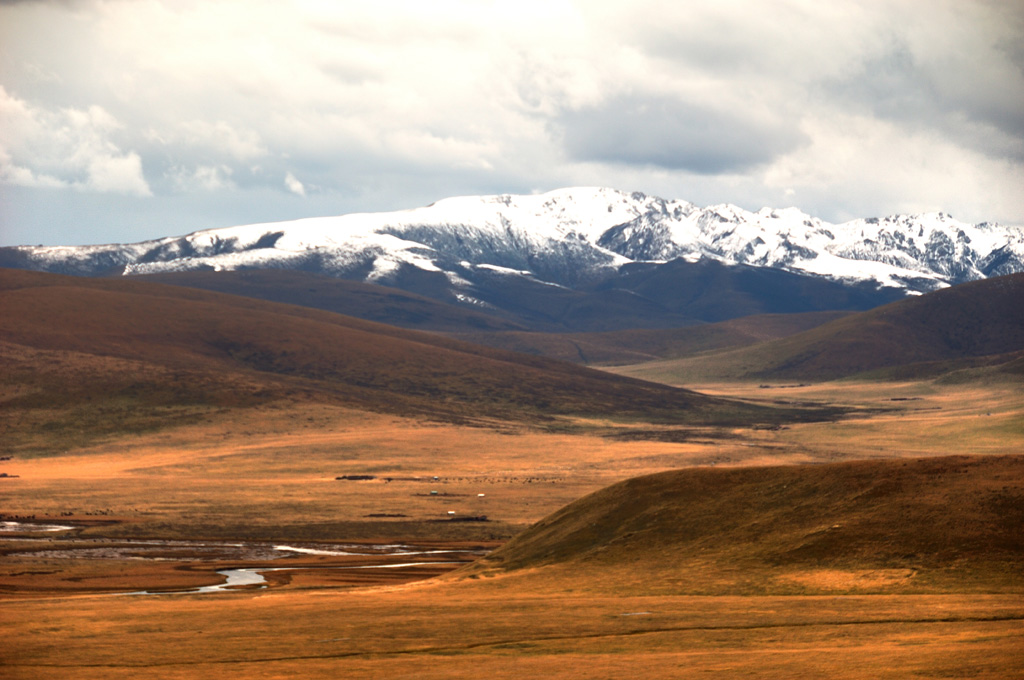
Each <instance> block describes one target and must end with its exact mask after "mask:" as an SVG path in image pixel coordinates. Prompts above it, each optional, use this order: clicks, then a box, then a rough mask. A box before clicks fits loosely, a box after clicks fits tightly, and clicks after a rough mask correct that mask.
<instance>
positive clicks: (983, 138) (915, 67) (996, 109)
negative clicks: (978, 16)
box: [822, 40, 1024, 161]
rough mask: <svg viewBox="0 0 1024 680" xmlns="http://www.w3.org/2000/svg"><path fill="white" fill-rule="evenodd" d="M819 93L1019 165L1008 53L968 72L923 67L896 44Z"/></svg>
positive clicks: (1020, 83) (1019, 133)
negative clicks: (999, 73) (1007, 159)
mask: <svg viewBox="0 0 1024 680" xmlns="http://www.w3.org/2000/svg"><path fill="white" fill-rule="evenodd" d="M979 70H980V71H981V72H979ZM992 71H996V72H999V71H1001V72H1002V74H1001V75H999V76H996V77H993V73H992ZM986 80H989V81H992V82H990V83H986V82H985V81H986ZM822 89H823V96H824V97H825V98H827V99H829V100H832V101H835V102H837V103H842V104H844V105H845V106H846V107H848V109H849V110H854V111H856V110H860V111H867V112H870V114H871V115H872V116H875V117H877V118H880V119H884V120H890V121H894V122H897V123H899V124H901V125H905V126H907V127H908V128H911V129H917V130H920V129H925V128H927V129H932V130H935V131H937V132H939V133H941V134H942V135H943V136H944V137H946V138H948V139H953V140H956V141H958V142H959V143H961V144H964V145H965V146H967V147H970V148H973V149H975V150H977V151H980V152H982V153H984V154H986V155H989V156H994V157H1006V158H1011V159H1014V160H1017V161H1020V160H1024V72H1022V70H1021V67H1020V64H1019V63H1017V62H1016V61H1015V58H1014V56H1013V55H1012V54H1011V53H1008V52H1007V53H1004V52H1002V50H994V51H993V54H992V57H991V59H990V60H989V61H988V62H987V63H985V64H979V65H978V66H977V68H971V69H967V68H964V67H963V64H962V63H959V64H953V65H951V64H948V63H940V64H929V63H927V62H926V61H923V60H922V59H921V57H919V56H918V55H916V54H915V52H914V50H913V48H912V47H911V46H910V45H909V44H907V42H906V41H904V40H895V41H894V42H893V43H892V44H891V46H890V47H889V49H888V50H886V51H885V52H884V53H882V54H880V55H877V56H873V57H871V58H870V59H866V60H865V61H864V62H863V63H862V64H861V65H860V67H859V68H858V69H857V70H855V71H853V72H851V73H848V74H845V75H844V76H843V77H841V78H835V79H831V80H828V81H825V82H824V83H823V84H822Z"/></svg>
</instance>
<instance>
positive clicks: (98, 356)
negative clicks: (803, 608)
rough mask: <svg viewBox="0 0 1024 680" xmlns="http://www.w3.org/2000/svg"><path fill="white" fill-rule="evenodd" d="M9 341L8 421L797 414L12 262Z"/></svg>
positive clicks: (696, 418) (6, 293) (740, 418)
mask: <svg viewBox="0 0 1024 680" xmlns="http://www.w3.org/2000/svg"><path fill="white" fill-rule="evenodd" d="M0 351H2V352H3V355H4V364H5V371H4V375H3V377H2V381H3V385H2V388H3V393H4V394H5V395H6V401H5V407H6V410H5V417H10V418H15V415H12V414H15V413H16V412H17V411H18V410H19V409H28V410H33V409H34V411H33V412H35V413H37V414H38V413H43V412H46V411H48V410H50V411H52V410H55V409H56V410H61V409H65V410H70V411H75V412H80V415H78V416H75V417H74V418H73V419H72V420H68V419H66V418H65V419H64V420H62V419H61V418H57V419H56V420H50V421H47V422H51V423H52V426H53V427H57V428H66V429H68V430H74V428H75V427H83V428H86V429H89V428H92V429H93V430H96V428H99V429H101V430H102V429H104V428H106V429H110V428H112V427H114V425H113V424H112V423H115V422H121V421H124V420H125V419H128V420H131V419H133V418H135V419H137V418H142V417H143V415H144V412H145V413H149V414H150V415H149V416H146V418H145V419H146V422H147V423H150V424H151V425H152V424H153V423H154V422H157V421H158V420H159V419H158V418H157V416H156V415H153V414H155V413H157V412H158V411H159V410H160V409H177V410H176V411H175V413H179V414H181V413H184V412H183V411H182V410H181V409H185V411H187V410H188V409H191V408H200V407H202V408H207V407H210V408H213V407H217V408H219V407H237V406H247V405H253V404H258V403H268V402H270V401H274V400H282V399H300V400H307V401H308V400H312V401H321V402H324V403H336V404H342V405H347V406H351V407H354V408H359V409H370V410H375V411H385V412H391V413H398V414H408V415H426V416H429V417H436V418H444V419H449V420H461V421H467V422H468V421H487V420H488V419H498V420H504V421H513V422H530V423H534V424H542V423H545V422H552V419H553V418H555V417H557V416H559V415H602V416H606V417H608V416H611V417H616V418H641V419H645V420H650V419H654V420H663V421H671V422H691V423H721V424H725V423H733V424H741V423H750V422H752V421H754V422H756V421H759V420H765V419H767V420H775V419H778V418H780V417H782V418H786V417H791V416H793V415H794V414H783V413H780V412H776V411H772V410H770V409H759V408H753V407H748V406H744V405H741V404H737V403H733V402H729V401H726V400H722V399H713V398H709V397H705V396H703V395H699V394H697V393H694V392H691V391H688V390H681V389H673V388H667V387H665V386H661V385H656V384H652V383H644V382H641V381H637V380H633V379H627V378H620V377H617V376H611V375H609V374H606V373H602V372H598V371H592V370H589V369H586V368H583V367H580V366H576V365H573V364H569V363H564V362H559V361H554V360H550V359H544V358H540V357H530V356H526V355H520V354H515V353H511V352H505V351H501V350H496V349H489V348H484V347H479V346H475V345H470V344H467V343H464V342H459V341H457V340H452V339H448V338H444V337H442V336H438V335H434V334H427V333H418V332H415V331H407V330H402V329H398V328H395V327H391V326H384V325H381V324H376V323H372V322H367V321H362V320H359V319H354V318H351V317H345V316H341V315H338V314H331V313H328V312H323V311H319V310H312V309H307V308H302V307H295V306H290V305H281V304H275V303H267V302H263V301H258V300H253V299H249V298H240V297H235V296H229V295H223V294H218V293H210V292H206V291H199V290H195V289H187V288H181V287H176V286H162V285H158V284H153V283H148V282H144V281H140V280H138V279H82V278H77V277H63V276H57V275H52V274H40V273H34V272H21V271H15V270H0ZM146 409H148V411H147V410H146ZM70 411H69V412H70ZM140 414H141V415H140ZM65 416H67V413H65ZM150 416H152V417H150ZM182 417H184V416H182ZM119 419H120V420H119ZM72 421H73V422H74V426H72V425H71V423H72ZM10 422H13V421H9V423H8V424H10Z"/></svg>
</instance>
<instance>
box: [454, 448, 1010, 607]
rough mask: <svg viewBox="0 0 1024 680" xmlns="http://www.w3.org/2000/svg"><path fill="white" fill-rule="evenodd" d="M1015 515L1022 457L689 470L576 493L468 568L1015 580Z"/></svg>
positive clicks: (832, 585) (641, 577) (636, 579)
mask: <svg viewBox="0 0 1024 680" xmlns="http://www.w3.org/2000/svg"><path fill="white" fill-rule="evenodd" d="M1021 526H1024V458H1022V457H1019V456H1001V457H966V456H961V457H949V458H930V459H917V460H885V461H863V462H852V463H837V464H828V465H816V466H789V467H770V468H731V469H726V468H720V469H710V468H704V469H688V470H679V471H673V472H666V473H660V474H655V475H650V476H646V477H640V478H635V479H631V480H628V481H625V482H622V483H619V484H615V485H613V486H611V487H608V488H606V489H603V490H601V491H598V492H597V493H594V494H592V495H590V496H587V497H585V498H582V499H580V500H579V501H577V502H575V503H572V504H570V505H569V506H567V507H565V508H564V509H562V510H561V511H559V512H556V513H555V514H553V515H551V516H549V517H548V518H546V519H544V520H542V521H540V522H538V523H537V524H536V525H534V526H533V527H531V528H530V529H528V530H527V531H525V532H523V533H522V534H520V535H518V536H516V537H515V538H514V539H512V540H511V541H510V542H509V543H508V544H506V545H505V546H504V547H503V548H501V549H500V550H498V551H496V552H495V553H493V554H492V555H491V556H489V557H488V558H487V559H486V560H484V561H482V562H481V563H479V564H478V565H476V566H475V567H474V569H475V573H476V574H477V575H479V574H480V573H487V572H488V571H490V573H495V572H496V571H498V572H519V573H522V574H530V575H532V576H530V577H531V578H541V580H543V577H541V576H540V575H541V574H545V573H549V574H550V576H551V578H552V579H555V580H558V579H559V578H564V577H565V575H566V574H569V573H575V574H580V575H583V574H587V579H588V580H593V581H594V582H595V584H597V585H596V586H595V587H599V588H613V589H622V590H627V591H628V590H637V591H642V592H646V593H648V594H655V593H658V592H718V591H722V590H729V591H730V592H743V591H764V590H770V591H783V592H789V591H800V590H812V591H813V590H822V589H824V590H829V589H839V590H860V589H868V590H872V589H875V590H878V589H881V590H885V589H887V588H892V587H897V588H903V589H908V588H909V589H914V588H920V589H924V590H927V589H929V588H931V587H933V586H935V587H938V586H939V585H940V584H946V585H948V584H949V583H956V584H957V587H958V588H964V589H968V590H970V589H972V588H975V587H977V588H983V589H987V588H993V589H1005V588H1020V587H1021V586H1022V585H1024V584H1022V582H1021V578H1020V574H1022V573H1024V533H1022V532H1021V530H1020V528H1021ZM538 569H540V571H538Z"/></svg>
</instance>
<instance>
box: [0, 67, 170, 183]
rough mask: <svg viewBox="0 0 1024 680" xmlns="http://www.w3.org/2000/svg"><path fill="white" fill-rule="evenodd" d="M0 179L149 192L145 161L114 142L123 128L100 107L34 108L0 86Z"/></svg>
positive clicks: (15, 181) (14, 181)
mask: <svg viewBox="0 0 1024 680" xmlns="http://www.w3.org/2000/svg"><path fill="white" fill-rule="evenodd" d="M0 119H2V120H3V122H4V133H3V137H2V138H0V164H2V165H0V177H3V178H4V180H5V181H8V182H10V183H12V184H18V185H21V186H46V187H54V186H61V185H64V186H68V187H74V188H76V189H80V190H83V191H97V192H112V193H126V194H136V195H141V196H146V195H149V194H150V193H151V191H150V188H149V185H148V183H147V182H146V179H145V177H144V176H143V173H142V159H141V157H140V156H139V154H138V153H135V152H134V151H129V152H125V151H122V150H121V149H120V148H119V147H118V146H117V144H115V143H114V142H113V141H111V138H110V137H111V134H112V133H113V132H115V131H116V130H118V128H119V127H120V125H119V123H118V122H117V120H116V119H115V118H114V117H113V116H111V115H110V114H109V113H108V112H107V111H106V110H104V109H103V108H102V107H99V106H90V107H89V108H87V109H75V108H65V109H60V110H57V111H53V110H47V109H44V108H42V107H38V106H33V105H32V104H29V103H28V102H26V101H24V100H22V99H18V98H17V97H14V96H12V95H10V94H9V93H8V92H7V91H6V90H5V89H4V88H3V87H2V86H0Z"/></svg>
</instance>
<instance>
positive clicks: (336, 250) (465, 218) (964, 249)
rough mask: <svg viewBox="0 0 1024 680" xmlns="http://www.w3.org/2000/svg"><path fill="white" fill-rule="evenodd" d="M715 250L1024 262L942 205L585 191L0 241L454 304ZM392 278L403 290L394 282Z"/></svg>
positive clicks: (923, 274)
mask: <svg viewBox="0 0 1024 680" xmlns="http://www.w3.org/2000/svg"><path fill="white" fill-rule="evenodd" d="M677 260H685V261H688V262H697V261H701V260H714V261H718V262H721V263H724V264H727V265H746V266H752V267H760V268H769V269H776V270H781V271H786V272H791V273H795V274H800V275H803V276H813V277H817V278H824V279H828V280H833V281H839V282H843V283H861V284H865V283H866V284H870V285H872V286H874V287H876V288H878V287H881V288H889V289H895V290H899V291H903V292H907V293H921V292H927V291H929V290H934V289H936V288H941V287H944V286H947V285H952V284H955V283H962V282H965V281H970V280H977V279H981V278H987V277H990V276H995V275H1002V274H1008V273H1013V272H1016V271H1024V233H1021V232H1020V230H1018V229H1014V228H1011V227H1002V226H1000V225H997V224H992V223H988V222H983V223H980V224H977V225H971V224H967V223H962V222H958V221H956V220H954V219H953V218H952V217H950V216H949V215H946V214H944V213H927V214H922V215H894V216H890V217H885V218H880V219H879V218H868V219H858V220H852V221H849V222H845V223H842V224H830V223H827V222H824V221H822V220H820V219H818V218H816V217H812V216H810V215H807V214H805V213H803V212H801V211H800V210H798V209H796V208H786V209H771V208H763V209H761V210H759V211H757V212H749V211H746V210H743V209H742V208H738V207H736V206H732V205H728V204H723V205H715V206H709V207H705V208H700V207H698V206H696V205H694V204H692V203H689V202H687V201H681V200H666V199H662V198H658V197H653V196H647V195H645V194H642V193H638V192H635V193H632V194H627V193H625V192H622V191H618V190H614V189H607V188H594V187H581V188H568V189H560V190H556V191H552V192H549V193H546V194H539V195H518V196H514V195H507V194H506V195H496V196H477V197H456V198H448V199H444V200H441V201H438V202H436V203H433V204H431V205H429V206H426V207H423V208H415V209H411V210H404V211H399V212H390V213H356V214H348V215H341V216H337V217H318V218H305V219H301V220H294V221H289V222H277V223H266V224H254V225H243V226H238V227H228V228H223V229H211V230H202V231H196V232H193V233H191V234H188V235H186V236H180V237H168V238H163V239H155V240H151V241H144V242H140V243H135V244H109V245H98V246H51V247H45V246H13V247H6V248H0V266H7V267H16V268H23V269H37V270H42V271H51V272H55V273H70V274H78V275H93V276H95V275H111V274H125V275H133V274H147V273H165V272H171V271H188V270H196V269H212V270H234V269H251V268H282V267H283V268H292V269H300V270H304V271H314V272H322V273H326V274H329V275H332V276H338V277H342V278H348V279H353V280H361V281H367V282H376V283H385V284H388V285H396V281H397V280H398V279H400V278H401V277H402V276H403V275H404V274H407V273H408V272H409V270H410V269H411V270H417V271H418V274H419V275H431V276H434V277H435V278H438V279H439V280H441V279H443V280H444V281H446V283H447V284H448V285H449V287H450V288H451V291H452V294H453V295H454V297H455V298H457V299H458V300H459V301H460V302H462V303H464V304H468V305H474V304H475V305H478V306H480V307H483V308H486V306H487V304H488V303H487V302H486V301H485V300H482V299H478V298H476V297H475V296H474V289H475V288H476V287H477V286H478V281H479V280H480V279H481V278H485V277H488V276H491V277H493V276H504V277H513V278H514V277H518V278H524V279H527V280H531V281H533V282H535V283H537V284H540V285H549V286H552V285H553V286H562V287H568V288H581V287H585V286H588V285H592V284H595V283H598V282H600V281H602V280H608V279H610V278H614V275H615V273H616V272H618V271H619V270H620V269H622V267H623V266H624V265H628V264H631V263H648V264H651V265H661V264H665V263H667V262H671V261H677ZM398 287H403V286H401V285H399V286H398Z"/></svg>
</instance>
